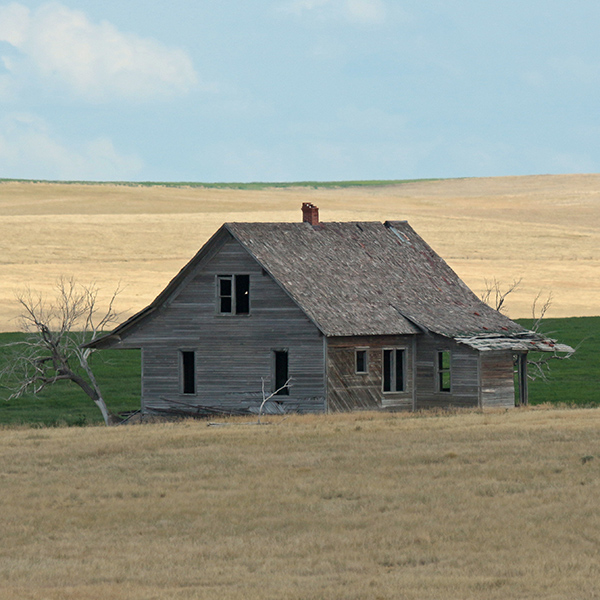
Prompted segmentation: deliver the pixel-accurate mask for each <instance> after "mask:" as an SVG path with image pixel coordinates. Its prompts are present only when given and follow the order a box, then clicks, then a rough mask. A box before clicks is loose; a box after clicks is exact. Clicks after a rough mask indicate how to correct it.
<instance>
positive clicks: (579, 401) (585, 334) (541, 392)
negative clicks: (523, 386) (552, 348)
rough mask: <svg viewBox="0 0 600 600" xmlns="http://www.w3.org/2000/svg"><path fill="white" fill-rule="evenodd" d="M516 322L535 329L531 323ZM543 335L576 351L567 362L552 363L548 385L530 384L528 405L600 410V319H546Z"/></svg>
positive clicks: (536, 382)
mask: <svg viewBox="0 0 600 600" xmlns="http://www.w3.org/2000/svg"><path fill="white" fill-rule="evenodd" d="M517 322H518V323H520V324H521V325H523V327H527V328H529V327H531V326H532V325H533V320H532V319H518V320H517ZM541 332H542V333H544V334H545V335H547V336H548V337H551V338H554V339H556V340H558V341H559V342H561V343H563V344H569V345H570V346H572V347H573V348H577V351H576V352H575V354H574V355H573V356H571V358H569V359H568V360H551V361H550V372H549V374H548V377H547V379H546V380H545V381H544V380H543V379H540V378H538V379H536V380H535V381H530V382H529V402H530V403H531V404H542V403H544V402H551V403H566V404H575V405H578V406H600V357H599V349H600V317H571V318H567V319H545V320H544V321H543V322H542V327H541ZM531 372H532V373H533V371H531Z"/></svg>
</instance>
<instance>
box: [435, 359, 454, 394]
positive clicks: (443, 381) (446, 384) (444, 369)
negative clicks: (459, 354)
mask: <svg viewBox="0 0 600 600" xmlns="http://www.w3.org/2000/svg"><path fill="white" fill-rule="evenodd" d="M450 360H451V355H450V350H438V352H437V356H436V379H437V391H438V392H450V391H451V379H452V377H451V369H450Z"/></svg>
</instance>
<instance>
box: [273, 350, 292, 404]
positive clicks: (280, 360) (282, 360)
mask: <svg viewBox="0 0 600 600" xmlns="http://www.w3.org/2000/svg"><path fill="white" fill-rule="evenodd" d="M274 354H275V388H274V389H273V391H274V392H277V395H278V396H289V395H290V388H289V387H287V386H286V385H285V384H286V383H287V381H288V379H289V365H288V353H287V350H275V351H274Z"/></svg>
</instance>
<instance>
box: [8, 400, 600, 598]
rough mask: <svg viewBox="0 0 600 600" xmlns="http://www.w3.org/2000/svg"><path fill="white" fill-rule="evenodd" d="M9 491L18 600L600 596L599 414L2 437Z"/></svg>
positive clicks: (192, 425)
mask: <svg viewBox="0 0 600 600" xmlns="http://www.w3.org/2000/svg"><path fill="white" fill-rule="evenodd" d="M242 423H246V424H242ZM0 489H1V499H2V510H1V511H0V541H1V543H0V597H1V598H2V599H3V600H17V599H18V600H24V599H26V600H71V599H76V600H120V599H123V600H176V599H178V600H192V599H205V598H206V599H213V598H219V600H230V599H231V600H233V599H240V600H241V599H244V600H252V599H260V600H269V599H272V600H280V599H282V598H285V599H286V600H295V599H303V600H311V599H314V600H317V599H322V598H327V599H328V600H336V599H338V600H353V599H361V600H362V599H365V600H366V599H368V600H375V599H380V600H383V599H390V600H391V599H398V598H402V599H407V600H412V599H414V600H417V599H418V600H423V599H428V598H431V599H433V598H435V599H442V598H443V599H445V600H446V599H450V600H451V599H460V600H466V599H470V598H477V599H502V600H505V599H506V598H520V599H525V598H544V599H552V600H558V599H572V598H580V599H587V598H590V599H591V598H598V596H599V595H600V512H599V511H598V496H599V494H600V411H597V410H543V409H542V410H540V409H537V410H515V411H510V412H504V413H485V414H482V413H478V412H467V413H461V412H459V413H456V414H444V415H442V414H440V415H435V414H433V415H432V414H429V415H418V414H416V415H415V414H412V415H406V414H371V413H354V414H346V415H329V416H293V417H289V418H288V419H286V420H284V421H282V420H281V419H273V423H272V424H271V425H266V426H251V425H249V424H247V422H243V421H236V422H235V424H233V425H230V426H225V427H207V426H206V423H202V422H183V423H179V424H162V425H146V426H132V427H119V428H111V429H105V428H100V427H97V428H83V429H82V428H69V429H67V428H63V429H2V430H1V431H0Z"/></svg>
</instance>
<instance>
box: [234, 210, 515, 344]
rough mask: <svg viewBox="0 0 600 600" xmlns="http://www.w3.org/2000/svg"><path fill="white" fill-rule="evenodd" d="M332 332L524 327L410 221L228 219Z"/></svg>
mask: <svg viewBox="0 0 600 600" xmlns="http://www.w3.org/2000/svg"><path fill="white" fill-rule="evenodd" d="M224 227H225V228H226V229H227V230H228V231H229V232H230V233H231V234H232V235H233V236H234V237H235V238H236V239H237V240H238V241H239V242H240V243H241V244H242V246H244V247H245V248H246V249H247V250H248V252H249V253H250V254H251V255H252V256H253V257H254V258H255V259H256V260H257V261H258V262H259V263H260V264H261V265H262V267H263V268H264V269H265V270H266V271H268V272H269V273H270V274H271V275H272V276H273V278H274V279H275V280H276V281H277V282H278V283H279V284H280V285H281V286H282V287H283V288H284V289H285V291H286V292H287V293H288V294H289V295H290V296H291V297H292V299H293V300H294V301H295V302H296V303H297V304H298V305H299V306H300V307H301V308H302V310H304V312H305V313H306V314H307V315H308V316H309V317H310V318H311V319H312V320H313V322H315V323H316V324H317V326H318V327H319V328H320V329H321V331H322V332H323V333H324V334H325V335H326V336H354V335H390V334H413V333H419V332H421V331H431V332H434V333H438V334H441V335H444V336H449V337H454V336H457V335H461V334H462V335H464V334H473V333H480V332H490V331H493V332H504V333H506V332H517V331H518V332H521V331H523V328H522V327H521V326H520V325H517V324H516V323H514V322H513V321H511V320H510V319H508V318H507V317H505V316H504V315H502V314H500V313H499V312H497V311H496V310H494V309H492V308H490V307H489V306H487V305H486V304H484V303H483V302H482V301H481V300H480V299H479V298H477V296H476V295H475V294H474V293H473V292H472V291H471V290H470V289H469V288H468V287H467V286H466V285H465V284H464V283H463V282H462V281H461V279H460V278H459V277H458V276H457V275H456V273H455V272H454V271H453V270H452V269H451V268H450V267H449V266H448V265H447V264H446V263H445V262H444V261H443V260H442V259H441V258H440V257H439V256H438V255H437V254H436V253H435V252H434V251H433V249H432V248H431V247H430V246H429V245H428V244H427V243H426V242H425V241H424V240H423V239H422V238H421V237H420V236H419V235H418V234H417V233H416V232H415V231H414V230H413V229H412V227H411V226H410V225H409V224H408V223H407V222H406V221H387V222H386V223H379V222H345V223H332V222H326V223H321V224H320V225H317V226H312V225H310V224H308V223H227V224H225V226H224Z"/></svg>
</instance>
